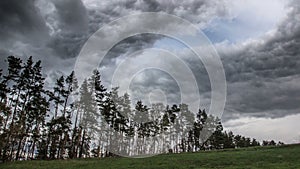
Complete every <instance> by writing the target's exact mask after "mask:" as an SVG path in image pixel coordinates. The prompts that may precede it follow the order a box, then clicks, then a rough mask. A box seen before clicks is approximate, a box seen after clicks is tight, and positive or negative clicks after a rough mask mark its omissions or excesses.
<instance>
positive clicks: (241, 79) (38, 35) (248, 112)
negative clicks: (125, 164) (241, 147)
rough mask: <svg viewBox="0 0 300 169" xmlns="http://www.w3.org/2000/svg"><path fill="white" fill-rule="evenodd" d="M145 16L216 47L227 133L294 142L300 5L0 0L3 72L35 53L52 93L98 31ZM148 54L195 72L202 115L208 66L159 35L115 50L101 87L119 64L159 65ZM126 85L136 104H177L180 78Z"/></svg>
mask: <svg viewBox="0 0 300 169" xmlns="http://www.w3.org/2000/svg"><path fill="white" fill-rule="evenodd" d="M141 12H164V13H168V14H172V15H176V16H178V17H181V18H183V19H186V20H187V21H189V22H191V23H193V24H195V25H196V27H197V28H199V29H200V30H202V31H203V33H204V34H205V35H206V36H207V37H208V38H209V40H210V41H211V42H212V44H213V45H214V47H215V48H216V50H217V52H218V54H219V56H220V58H221V60H222V63H223V67H224V71H225V74H226V82H227V99H226V105H225V110H224V112H223V117H222V120H223V124H224V126H225V128H226V129H230V130H233V131H234V132H235V133H239V134H243V135H246V136H251V137H255V138H258V139H260V140H262V139H272V138H274V139H276V140H277V141H279V140H282V141H284V142H288V143H291V142H300V133H299V130H298V129H299V128H300V123H299V121H300V3H299V1H297V0H265V1H261V0H243V1H242V0H219V1H211V0H207V1H204V0H186V1H182V2H179V1H175V0H170V1H155V0H145V1H142V0H127V1H121V0H117V1H116V0H101V1H100V0H82V1H81V0H63V1H62V0H24V1H19V0H2V1H0V56H1V60H0V66H1V68H4V69H5V62H4V60H5V58H6V57H7V56H9V55H15V56H18V57H21V58H24V59H26V58H27V57H29V56H33V57H34V58H35V59H36V60H38V59H40V60H42V62H43V68H44V74H45V75H46V76H47V85H48V86H51V84H53V80H54V79H55V78H56V77H58V76H59V75H60V74H68V73H69V72H70V71H71V70H73V69H74V64H75V62H76V59H77V57H78V54H79V52H80V50H81V48H82V46H83V45H84V43H85V42H86V41H87V39H88V38H89V37H90V36H91V35H92V34H93V33H95V32H96V31H97V30H98V29H99V28H101V27H102V26H103V25H105V24H108V23H110V22H111V21H113V20H115V19H118V18H120V17H122V16H126V15H130V14H138V13H141ZM140 22H143V21H140ZM164 24H167V23H161V25H160V26H161V27H163V26H164ZM144 26H147V24H144ZM174 30H176V26H175V27H174ZM149 48H160V49H163V50H168V51H171V52H172V53H173V54H175V55H178V57H179V58H181V59H182V60H184V61H185V62H186V65H187V66H188V67H189V68H190V69H191V70H192V72H193V73H194V74H195V77H196V81H197V83H198V87H199V93H200V99H201V106H202V107H203V108H205V109H208V108H209V105H210V97H211V94H210V92H211V86H210V83H209V77H208V75H207V72H206V70H205V67H204V66H203V64H202V63H201V61H198V60H195V59H194V58H195V56H193V55H194V54H193V52H191V51H190V50H188V48H187V47H186V46H185V45H183V44H182V43H181V42H179V41H177V40H175V39H172V38H170V37H166V36H163V35H153V34H143V35H136V36H133V37H129V38H127V39H124V40H122V41H120V42H119V43H118V44H116V45H115V46H114V47H113V48H112V49H111V50H110V52H109V53H108V54H107V55H106V57H105V59H104V60H103V62H102V63H101V65H100V66H99V69H100V70H101V74H102V75H103V79H104V82H106V83H107V84H109V82H110V80H111V79H109V78H110V77H111V74H112V73H113V72H114V71H115V70H116V68H117V67H118V64H119V63H121V62H122V58H123V59H124V58H126V57H129V58H130V59H132V62H131V63H133V62H134V63H136V64H130V66H129V67H128V69H129V70H134V69H135V68H136V67H137V66H135V65H139V64H143V62H144V63H149V62H152V61H153V58H151V56H152V57H155V58H156V60H159V59H157V58H159V57H160V55H161V53H155V52H151V50H147V49H149ZM138 51H141V52H138ZM164 54H165V55H167V52H165V53H164ZM132 55H134V56H132ZM159 61H160V60H159ZM162 63H164V65H165V66H167V65H168V64H169V63H165V62H163V61H160V62H159V64H161V65H163V64H162ZM174 66H175V67H176V65H174ZM177 66H178V65H177ZM177 73H179V74H180V73H182V72H177ZM182 74H183V73H182ZM183 76H184V75H183ZM131 78H132V79H131V80H132V81H131V84H130V88H131V89H134V90H133V91H132V94H134V97H137V98H138V97H142V96H147V97H148V96H149V94H151V92H152V95H151V96H152V97H153V98H152V99H162V100H161V101H165V100H168V102H176V101H178V99H179V96H178V94H177V93H178V92H179V90H178V89H179V88H180V87H179V86H178V84H177V83H176V81H178V79H175V78H174V77H172V76H170V74H168V72H163V71H161V70H152V71H151V70H144V71H142V72H140V73H137V74H136V75H135V76H134V77H131ZM121 80H126V78H125V77H124V79H121ZM164 92H165V94H163V93H164ZM166 93H167V94H166ZM145 94H146V95H145ZM191 95H192V94H191ZM191 97H193V96H191ZM150 102H151V101H150Z"/></svg>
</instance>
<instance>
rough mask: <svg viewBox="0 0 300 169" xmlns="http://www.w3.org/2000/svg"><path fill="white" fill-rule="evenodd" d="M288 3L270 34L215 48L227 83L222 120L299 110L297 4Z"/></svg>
mask: <svg viewBox="0 0 300 169" xmlns="http://www.w3.org/2000/svg"><path fill="white" fill-rule="evenodd" d="M290 5H291V7H292V10H291V11H290V13H289V14H288V17H287V18H286V19H285V20H284V21H283V22H282V23H281V24H280V25H279V27H278V29H277V30H276V32H274V33H273V34H271V35H269V36H265V37H263V39H260V40H258V41H253V42H250V43H248V44H247V45H244V46H243V45H241V46H238V47H232V46H230V45H229V46H227V47H229V49H225V48H223V49H221V47H220V48H219V53H220V55H221V56H222V59H223V64H224V68H225V72H226V78H227V84H228V97H227V105H226V111H225V116H224V117H225V119H230V118H236V117H239V116H235V115H234V114H240V115H243V114H244V115H246V116H247V115H248V116H264V117H274V118H275V117H282V116H286V115H289V114H295V113H300V105H299V101H300V96H299V94H298V93H299V91H300V88H299V87H297V86H298V85H297V84H299V83H300V79H299V74H300V48H299V46H300V36H299V32H300V24H299V23H300V22H299V21H298V20H299V19H297V18H299V14H300V6H299V4H298V3H297V2H296V1H294V3H292V4H290ZM221 46H222V45H221ZM225 46H226V45H225Z"/></svg>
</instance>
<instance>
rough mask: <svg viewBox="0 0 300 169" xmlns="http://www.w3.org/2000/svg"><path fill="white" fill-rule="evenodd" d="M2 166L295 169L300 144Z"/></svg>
mask: <svg viewBox="0 0 300 169" xmlns="http://www.w3.org/2000/svg"><path fill="white" fill-rule="evenodd" d="M0 168H1V169H27V168H28V169H29V168H30V169H31V168H32V169H42V168H43V169H60V168H61V169H101V168H105V169H110V168H111V169H128V168H132V169H134V168H137V169H146V168H147V169H150V168H153V169H159V168H162V169H176V168H184V169H196V168H201V169H203V168H234V169H238V168H240V169H247V168H266V169H277V168H295V169H300V145H288V146H282V147H263V148H260V147H257V148H255V147H254V148H247V149H236V150H223V151H209V152H199V153H182V154H163V155H158V156H154V157H149V158H125V157H124V158H104V159H77V160H54V161H38V160H36V161H20V162H12V163H6V164H0Z"/></svg>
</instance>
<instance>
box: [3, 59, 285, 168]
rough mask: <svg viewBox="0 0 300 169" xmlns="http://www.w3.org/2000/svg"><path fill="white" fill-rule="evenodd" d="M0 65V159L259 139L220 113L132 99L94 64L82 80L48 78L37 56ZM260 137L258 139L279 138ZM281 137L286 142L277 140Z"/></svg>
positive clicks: (131, 152)
mask: <svg viewBox="0 0 300 169" xmlns="http://www.w3.org/2000/svg"><path fill="white" fill-rule="evenodd" d="M6 61H7V64H8V66H7V67H8V68H7V70H6V71H5V73H3V70H0V150H1V151H0V160H1V161H2V162H6V161H16V160H27V159H65V158H70V159H73V158H86V157H109V156H115V152H117V154H121V155H126V156H135V155H145V154H158V153H180V152H195V151H201V150H211V149H225V148H239V147H249V146H260V145H261V144H260V142H258V141H257V140H256V139H254V138H253V139H251V138H248V137H244V136H241V135H234V134H233V133H232V132H226V131H223V126H222V124H221V121H220V119H219V118H217V117H214V116H212V115H208V114H207V113H206V112H205V110H199V111H198V112H191V111H190V110H189V108H188V105H187V104H184V103H182V104H179V105H172V106H169V105H164V104H162V103H156V104H152V105H150V106H147V105H145V104H143V102H142V101H137V102H136V103H134V104H132V103H131V100H130V96H129V94H127V93H125V94H123V95H120V94H119V91H118V87H115V88H112V89H110V90H109V89H107V88H106V87H105V86H104V85H103V83H102V82H101V75H100V72H99V71H98V70H94V72H93V73H92V75H91V77H89V78H87V79H85V80H84V81H83V83H82V84H81V85H80V86H79V85H78V82H77V79H76V77H75V74H74V72H71V73H70V74H69V75H68V76H60V77H59V78H58V79H56V82H55V84H53V86H51V88H50V89H49V86H47V87H46V86H45V77H44V76H43V74H42V66H41V61H36V62H35V61H34V60H33V59H32V57H29V58H28V59H27V60H26V61H25V62H24V61H23V60H21V59H20V58H17V57H14V56H9V57H7V60H6ZM276 144H277V143H275V142H274V141H273V140H272V141H263V144H262V145H276ZM279 144H283V143H281V142H280V143H279Z"/></svg>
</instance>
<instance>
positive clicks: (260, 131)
mask: <svg viewBox="0 0 300 169" xmlns="http://www.w3.org/2000/svg"><path fill="white" fill-rule="evenodd" d="M299 121H300V114H297V115H290V116H286V117H283V118H276V119H271V118H256V117H241V118H239V119H235V120H229V121H226V122H224V123H223V125H224V128H225V130H230V131H233V133H235V134H241V135H244V136H247V137H251V138H256V139H258V140H259V141H262V140H272V139H273V140H275V141H283V142H284V143H299V142H300V132H299V128H300V123H299Z"/></svg>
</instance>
